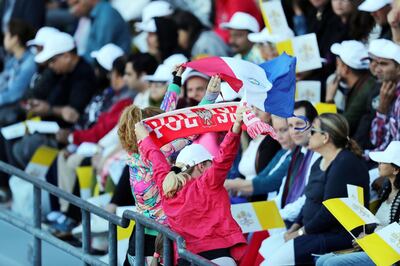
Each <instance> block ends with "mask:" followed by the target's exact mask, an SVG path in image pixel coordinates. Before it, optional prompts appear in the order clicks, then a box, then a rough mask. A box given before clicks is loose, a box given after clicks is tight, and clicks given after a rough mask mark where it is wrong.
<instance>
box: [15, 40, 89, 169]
mask: <svg viewBox="0 0 400 266" xmlns="http://www.w3.org/2000/svg"><path fill="white" fill-rule="evenodd" d="M75 50H76V49H75V44H74V39H73V38H72V36H71V35H69V34H67V33H63V32H59V33H56V34H54V35H53V37H52V39H50V40H48V41H46V43H45V44H44V47H43V50H42V51H41V52H40V53H38V54H37V55H36V56H35V61H36V62H37V63H44V62H46V61H48V66H49V68H50V69H52V70H53V71H54V72H55V73H57V74H59V75H60V78H59V79H58V81H57V83H56V84H55V87H54V88H53V89H52V91H51V94H50V95H49V96H48V98H47V99H46V100H39V99H31V100H29V101H28V103H27V110H28V111H29V112H31V113H32V115H38V116H41V117H42V118H43V119H45V120H54V121H57V122H58V124H59V125H60V127H61V128H68V127H71V126H72V125H73V124H74V123H76V122H77V121H78V120H79V117H80V115H81V114H82V112H83V111H84V108H85V107H86V105H87V104H88V102H89V101H90V99H91V97H92V95H93V92H94V88H95V84H94V81H95V76H94V73H93V69H92V68H91V66H90V65H89V64H88V63H86V61H85V60H84V59H83V58H81V57H79V56H78V55H77V54H76V52H75ZM43 144H47V145H49V146H52V147H56V146H57V142H56V140H55V138H54V136H50V135H42V134H33V135H26V136H24V137H23V139H22V140H19V141H18V142H16V143H15V144H14V145H13V148H12V151H13V157H14V158H15V159H16V160H17V162H18V164H19V165H20V167H22V168H25V166H26V164H27V163H28V162H29V160H30V159H31V157H32V155H33V153H34V152H35V150H36V149H37V148H38V147H39V146H41V145H43Z"/></svg>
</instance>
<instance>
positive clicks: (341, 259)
mask: <svg viewBox="0 0 400 266" xmlns="http://www.w3.org/2000/svg"><path fill="white" fill-rule="evenodd" d="M315 265H316V266H352V265H354V266H358V265H363V266H374V265H375V263H374V262H373V261H372V260H371V259H370V258H369V257H368V255H367V253H365V252H353V253H349V254H333V253H328V254H325V255H323V256H321V257H319V258H318V260H317V262H316V264H315Z"/></svg>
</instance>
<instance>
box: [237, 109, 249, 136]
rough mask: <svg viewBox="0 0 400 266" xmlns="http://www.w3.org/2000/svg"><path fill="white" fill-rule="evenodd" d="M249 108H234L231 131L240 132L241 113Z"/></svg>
mask: <svg viewBox="0 0 400 266" xmlns="http://www.w3.org/2000/svg"><path fill="white" fill-rule="evenodd" d="M249 111H251V109H250V108H249V107H248V106H246V105H245V106H239V107H238V108H237V109H236V120H235V123H234V124H233V127H232V132H233V133H240V129H241V127H242V122H243V115H244V113H245V112H249Z"/></svg>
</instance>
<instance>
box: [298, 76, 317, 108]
mask: <svg viewBox="0 0 400 266" xmlns="http://www.w3.org/2000/svg"><path fill="white" fill-rule="evenodd" d="M302 100H304V101H309V102H311V103H312V104H316V103H319V102H321V81H317V80H301V81H297V82H296V101H302Z"/></svg>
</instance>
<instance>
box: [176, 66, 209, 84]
mask: <svg viewBox="0 0 400 266" xmlns="http://www.w3.org/2000/svg"><path fill="white" fill-rule="evenodd" d="M193 77H198V78H203V79H205V80H209V79H210V77H209V76H207V75H206V74H203V73H201V72H199V71H197V70H194V69H192V70H190V71H188V69H186V71H185V72H183V74H182V84H186V82H187V81H188V80H189V79H190V78H193Z"/></svg>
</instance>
